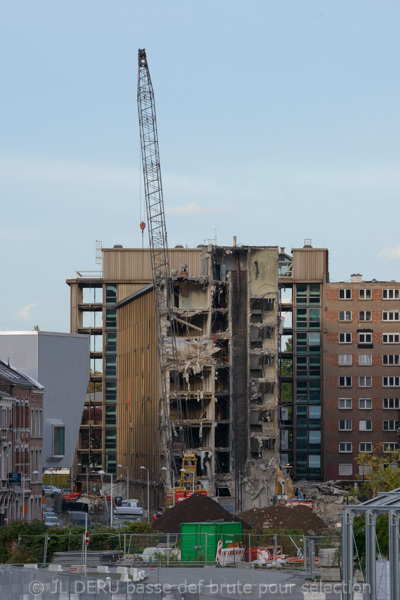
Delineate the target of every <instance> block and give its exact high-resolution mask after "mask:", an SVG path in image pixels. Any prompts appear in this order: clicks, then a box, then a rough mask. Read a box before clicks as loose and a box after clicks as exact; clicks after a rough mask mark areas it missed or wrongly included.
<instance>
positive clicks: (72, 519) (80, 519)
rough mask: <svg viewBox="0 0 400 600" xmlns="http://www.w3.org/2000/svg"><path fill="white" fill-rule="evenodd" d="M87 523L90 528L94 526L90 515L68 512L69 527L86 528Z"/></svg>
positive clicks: (75, 511) (80, 512) (81, 512)
mask: <svg viewBox="0 0 400 600" xmlns="http://www.w3.org/2000/svg"><path fill="white" fill-rule="evenodd" d="M85 523H87V526H88V527H91V526H92V523H91V521H90V515H89V514H88V513H87V512H84V511H82V510H69V511H68V525H71V526H73V525H80V526H83V527H85Z"/></svg>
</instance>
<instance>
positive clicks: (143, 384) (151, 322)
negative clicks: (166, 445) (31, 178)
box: [117, 291, 160, 481]
mask: <svg viewBox="0 0 400 600" xmlns="http://www.w3.org/2000/svg"><path fill="white" fill-rule="evenodd" d="M117 335H118V341H117V348H118V386H117V390H118V392H117V393H118V396H117V430H118V431H117V461H118V463H121V464H122V465H126V466H129V468H130V474H131V478H132V479H146V477H147V475H146V471H143V470H140V467H141V466H142V465H143V466H145V467H146V468H149V469H150V481H158V479H159V470H160V464H159V419H160V411H159V392H158V376H159V371H158V361H159V359H158V352H157V339H156V325H155V317H154V298H153V292H152V291H150V292H149V293H147V294H145V295H144V296H140V297H139V298H137V299H135V300H133V301H132V302H130V303H129V304H127V305H126V306H123V307H121V308H120V309H118V334H117Z"/></svg>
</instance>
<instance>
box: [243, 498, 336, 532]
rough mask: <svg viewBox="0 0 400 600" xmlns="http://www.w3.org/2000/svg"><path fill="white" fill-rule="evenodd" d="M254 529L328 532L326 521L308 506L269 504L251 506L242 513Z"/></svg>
mask: <svg viewBox="0 0 400 600" xmlns="http://www.w3.org/2000/svg"><path fill="white" fill-rule="evenodd" d="M240 516H241V517H242V519H244V520H245V521H247V522H248V523H250V524H251V528H252V529H258V530H261V529H274V530H278V529H297V530H298V531H302V532H304V533H310V534H311V535H312V534H316V533H320V532H321V533H322V532H326V530H327V529H328V527H327V525H326V523H324V521H322V519H320V518H319V517H318V515H316V514H315V513H314V512H313V511H312V510H311V509H310V508H308V507H307V506H301V505H299V506H280V505H277V506H268V507H265V508H251V509H250V510H246V511H244V512H242V513H241V515H240Z"/></svg>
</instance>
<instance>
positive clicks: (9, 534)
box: [0, 521, 161, 564]
mask: <svg viewBox="0 0 400 600" xmlns="http://www.w3.org/2000/svg"><path fill="white" fill-rule="evenodd" d="M152 532H153V530H152V527H151V524H149V523H147V522H142V521H137V522H135V523H127V524H126V527H121V528H120V529H113V528H111V527H106V528H102V527H95V528H94V529H93V531H91V536H90V548H89V549H90V550H122V549H123V547H124V533H126V534H127V538H128V543H129V544H130V551H131V552H143V549H144V548H145V547H146V546H148V545H149V538H148V535H147V534H149V533H152ZM84 533H85V528H84V527H81V526H75V527H70V526H68V527H52V528H51V529H49V528H47V527H45V525H44V523H42V521H32V523H27V522H23V521H13V522H12V523H10V524H9V525H6V526H4V527H1V528H0V562H1V563H7V562H8V563H14V564H19V563H25V562H39V563H40V562H43V560H44V548H45V539H46V536H47V555H46V562H51V560H52V557H53V555H54V553H55V552H68V551H70V550H81V549H82V542H83V535H84ZM138 534H143V535H138ZM131 535H132V537H128V536H131ZM160 535H161V534H160ZM133 536H134V537H133ZM13 542H16V543H17V544H18V547H17V549H16V550H14V552H12V551H11V545H12V543H13ZM153 542H154V544H157V543H158V542H159V540H158V539H157V538H156V540H154V538H152V543H153Z"/></svg>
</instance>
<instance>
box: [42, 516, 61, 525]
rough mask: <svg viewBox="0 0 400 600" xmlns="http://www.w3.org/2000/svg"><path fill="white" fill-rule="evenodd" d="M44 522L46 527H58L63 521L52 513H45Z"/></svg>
mask: <svg viewBox="0 0 400 600" xmlns="http://www.w3.org/2000/svg"><path fill="white" fill-rule="evenodd" d="M44 524H45V525H46V527H58V526H59V525H61V521H60V519H59V518H58V517H56V515H52V514H49V513H45V514H44Z"/></svg>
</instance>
